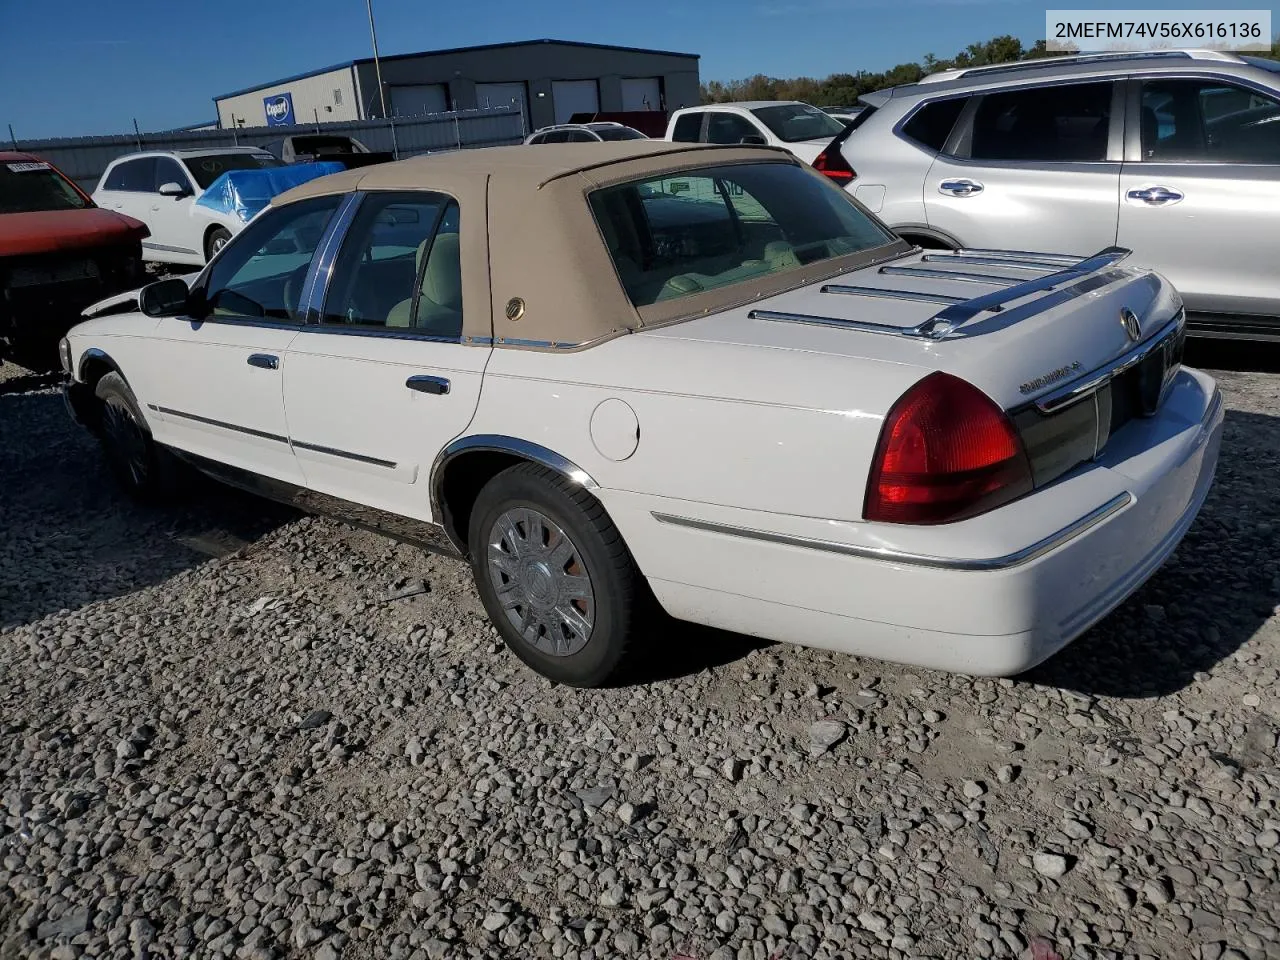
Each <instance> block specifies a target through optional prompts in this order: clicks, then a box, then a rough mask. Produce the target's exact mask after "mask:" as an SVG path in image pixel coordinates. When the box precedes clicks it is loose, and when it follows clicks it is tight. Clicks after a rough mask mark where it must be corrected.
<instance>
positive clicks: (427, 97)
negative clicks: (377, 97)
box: [390, 83, 449, 117]
mask: <svg viewBox="0 0 1280 960" xmlns="http://www.w3.org/2000/svg"><path fill="white" fill-rule="evenodd" d="M390 89H391V115H392V116H395V117H416V116H418V115H419V114H423V113H444V112H445V111H447V110H448V109H449V95H448V94H447V93H446V92H445V86H444V84H443V83H416V84H406V85H404V86H393V87H391V88H390Z"/></svg>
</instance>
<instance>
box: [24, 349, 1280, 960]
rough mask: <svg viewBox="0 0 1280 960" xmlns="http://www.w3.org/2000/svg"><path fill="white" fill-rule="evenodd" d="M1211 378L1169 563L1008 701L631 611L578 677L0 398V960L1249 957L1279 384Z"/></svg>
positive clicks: (1269, 885) (1274, 822)
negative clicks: (617, 637)
mask: <svg viewBox="0 0 1280 960" xmlns="http://www.w3.org/2000/svg"><path fill="white" fill-rule="evenodd" d="M9 372H10V371H9V370H8V368H0V379H3V378H4V377H5V375H6V374H7V373H9ZM1222 383H1223V387H1224V390H1225V392H1226V395H1227V399H1228V407H1229V413H1228V421H1227V424H1228V425H1227V436H1226V445H1225V447H1224V450H1223V464H1222V467H1221V470H1220V473H1219V482H1218V485H1217V487H1216V489H1215V492H1214V493H1213V495H1212V497H1211V499H1210V501H1209V503H1208V504H1207V506H1206V508H1205V511H1204V514H1203V515H1202V518H1201V519H1200V521H1199V522H1198V523H1197V524H1196V525H1195V526H1194V528H1193V529H1192V531H1191V533H1190V535H1189V537H1188V539H1187V541H1186V543H1185V545H1184V546H1183V547H1182V548H1181V549H1180V550H1179V551H1178V553H1177V555H1176V556H1175V558H1174V559H1173V561H1172V562H1171V563H1170V564H1169V565H1168V566H1166V567H1165V568H1164V569H1163V570H1162V571H1161V572H1160V573H1159V574H1158V575H1157V577H1156V578H1155V579H1154V580H1153V581H1152V582H1151V583H1150V584H1149V585H1147V586H1146V587H1145V588H1144V589H1143V590H1142V591H1141V592H1140V593H1139V594H1138V595H1136V596H1135V597H1134V598H1132V599H1131V600H1130V601H1129V602H1128V603H1126V604H1125V605H1124V606H1123V607H1122V608H1121V609H1120V610H1119V611H1117V612H1116V614H1114V615H1113V616H1112V617H1110V618H1108V620H1107V621H1105V622H1104V623H1103V624H1102V625H1100V626H1099V627H1097V628H1096V629H1094V630H1093V631H1091V632H1090V634H1088V635H1087V636H1086V637H1084V638H1082V639H1081V640H1079V641H1077V642H1076V644H1075V645H1074V646H1073V647H1071V648H1070V649H1069V650H1068V651H1066V652H1065V653H1064V654H1063V655H1061V656H1059V657H1057V658H1055V659H1054V660H1052V661H1050V663H1048V664H1046V665H1044V666H1043V667H1041V668H1039V669H1038V670H1037V671H1035V672H1034V673H1033V674H1031V675H1030V676H1028V677H1025V678H1021V679H1019V680H1017V681H1012V680H1001V681H995V680H972V679H967V678H963V677H955V676H949V675H946V674H941V673H932V672H928V671H920V670H912V669H908V668H903V667H898V666H893V665H888V664H882V663H876V662H873V661H869V660H859V659H855V658H851V657H845V656H839V655H834V654H828V653H824V652H821V651H814V650H801V649H798V648H790V647H784V646H767V647H759V646H757V645H754V644H753V643H751V642H749V641H747V640H744V639H742V638H738V637H731V636H728V635H725V634H720V633H717V632H714V631H709V630H702V629H695V628H691V627H683V626H679V625H665V626H663V627H662V628H661V630H660V631H659V632H658V633H657V634H656V635H655V636H653V637H652V638H650V645H651V649H652V653H651V655H650V657H649V660H648V662H647V663H646V664H645V665H644V670H645V676H646V678H647V679H646V682H645V683H644V684H640V685H635V686H629V687H623V688H619V689H613V690H605V691H597V692H578V691H574V690H570V689H566V688H563V687H555V686H552V685H550V684H548V683H547V682H545V681H543V680H541V679H539V678H537V677H535V676H533V675H531V674H530V673H529V672H528V671H527V670H525V669H524V668H523V667H522V666H521V665H520V664H519V663H518V662H517V661H516V660H515V658H514V657H512V656H511V655H509V654H508V653H506V652H505V651H504V649H503V648H502V647H501V645H500V643H499V642H498V640H497V637H496V636H495V634H494V632H493V631H492V630H491V629H490V628H489V626H488V625H487V624H486V623H485V621H484V619H483V614H482V610H481V607H480V603H479V600H478V598H477V597H476V595H475V593H474V591H473V590H472V588H471V586H470V582H469V576H468V572H467V570H466V569H465V568H464V567H462V566H461V565H459V564H456V563H453V562H450V561H447V560H442V559H436V558H431V557H427V556H424V555H422V554H419V553H417V552H415V551H413V550H411V549H408V548H405V547H402V546H399V545H396V544H393V543H390V542H389V541H386V540H383V539H380V538H379V537H377V536H374V535H372V534H368V533H364V532H360V531H356V530H353V529H351V528H348V527H345V526H342V525H340V524H337V523H332V522H329V521H321V520H316V519H310V518H299V517H297V516H296V515H294V514H292V513H289V512H287V511H279V510H276V509H274V508H271V507H268V506H265V505H263V504H260V503H258V502H256V501H253V500H251V499H248V498H244V497H240V496H239V495H236V494H233V493H230V492H224V491H221V490H219V489H217V488H213V487H206V486H204V485H194V486H193V488H192V490H191V495H190V497H188V498H187V500H186V502H184V503H183V504H181V505H179V506H176V507H172V508H168V509H144V508H141V507H137V506H133V505H130V504H127V503H125V502H124V501H122V500H121V499H120V497H119V496H118V495H117V494H116V492H115V491H114V489H113V488H112V486H111V484H110V482H109V480H108V478H107V476H106V474H105V471H104V470H103V468H102V466H101V464H100V460H99V458H98V456H97V453H96V450H95V448H94V446H93V444H92V443H91V441H90V440H89V439H88V438H87V437H85V436H83V435H81V433H80V432H78V431H77V430H75V429H73V428H72V427H71V425H70V424H69V423H68V422H67V420H66V418H65V415H64V412H63V410H62V407H61V401H60V399H59V398H58V397H57V395H56V394H54V393H53V392H51V391H49V390H48V389H41V384H40V382H38V381H23V380H18V381H14V380H10V381H9V383H7V384H4V383H0V490H3V507H2V509H0V517H2V518H3V521H2V522H3V525H4V531H5V532H4V536H3V539H2V541H0V629H2V630H3V632H0V784H2V785H0V791H2V795H0V957H2V958H5V960H7V958H10V957H24V958H33V960H63V958H76V957H110V958H120V960H141V958H179V957H192V958H196V957H199V958H205V957H211V958H217V957H235V958H238V960H266V958H285V957H296V958H317V960H336V958H339V957H341V958H344V960H345V958H374V957H377V958H393V960H401V958H414V960H417V958H445V957H447V958H450V960H453V958H461V957H505V956H510V957H546V956H551V957H557V958H589V957H600V958H603V957H610V958H612V957H631V956H635V957H655V958H663V960H670V958H671V957H673V956H675V955H677V954H683V955H686V956H690V957H694V958H697V960H711V958H714V960H747V958H750V960H766V958H769V957H776V956H782V955H785V956H788V957H795V958H800V957H805V958H808V957H824V958H834V957H846V958H853V957H858V958H864V957H872V958H877V960H891V958H892V960H897V958H903V960H905V958H926V957H938V958H941V957H963V958H974V957H1015V956H1024V955H1025V956H1031V955H1033V953H1034V955H1036V956H1038V957H1041V958H1047V957H1052V956H1053V955H1054V952H1056V954H1057V955H1058V956H1060V957H1062V958H1068V957H1078V958H1081V960H1084V958H1088V960H1096V958H1117V957H1134V958H1139V957H1141V958H1146V957H1151V958H1155V957H1179V958H1182V957H1189V958H1196V960H1238V958H1248V960H1263V958H1280V932H1278V928H1280V808H1278V807H1277V798H1278V797H1280V770H1278V769H1277V759H1276V758H1277V731H1278V730H1280V700H1278V698H1277V690H1278V689H1280V685H1278V683H1277V681H1280V617H1277V614H1276V605H1277V603H1280V558H1278V557H1277V550H1276V543H1277V539H1278V538H1277V531H1278V530H1280V483H1277V479H1278V478H1280V469H1278V468H1280V454H1278V453H1277V450H1278V444H1277V440H1278V439H1280V419H1278V418H1280V377H1278V376H1276V375H1274V374H1224V375H1222ZM424 587H425V590H424V589H422V588H424ZM788 946H790V947H791V948H792V950H791V952H789V953H787V952H785V950H786V948H787V947H788ZM1047 951H1052V952H1047Z"/></svg>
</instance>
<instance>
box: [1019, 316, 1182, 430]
mask: <svg viewBox="0 0 1280 960" xmlns="http://www.w3.org/2000/svg"><path fill="white" fill-rule="evenodd" d="M1186 320H1187V314H1186V309H1185V308H1182V309H1179V310H1178V312H1177V313H1176V314H1174V317H1173V319H1172V320H1170V321H1169V322H1168V323H1166V324H1165V325H1164V326H1163V327H1161V328H1160V331H1159V332H1158V333H1157V334H1156V335H1155V336H1153V337H1152V338H1151V339H1149V340H1146V341H1145V342H1143V343H1140V344H1138V345H1137V346H1136V347H1134V348H1133V349H1132V350H1130V351H1128V352H1127V353H1123V354H1121V355H1120V356H1118V357H1116V359H1114V360H1112V361H1111V362H1110V363H1108V364H1106V365H1105V366H1103V367H1099V368H1098V369H1096V370H1091V371H1089V372H1088V373H1086V374H1085V375H1084V376H1083V377H1080V378H1078V379H1076V380H1074V381H1072V382H1071V383H1068V384H1065V385H1064V386H1061V387H1059V388H1058V389H1056V390H1052V391H1050V392H1049V393H1046V394H1044V395H1043V396H1040V397H1037V398H1036V399H1035V401H1034V403H1035V405H1036V407H1037V409H1039V411H1040V412H1041V413H1055V412H1057V411H1059V410H1062V409H1064V408H1066V407H1069V406H1071V405H1072V404H1073V403H1075V402H1076V401H1078V400H1083V399H1084V398H1085V397H1087V396H1090V395H1091V394H1093V393H1094V392H1096V391H1097V390H1098V389H1099V388H1100V387H1102V386H1105V385H1106V384H1107V383H1109V382H1111V380H1113V379H1114V378H1115V377H1118V376H1119V375H1120V374H1122V373H1124V372H1125V371H1126V370H1128V369H1130V368H1131V367H1134V366H1136V365H1137V364H1139V363H1141V362H1142V361H1143V360H1145V359H1146V358H1147V357H1148V356H1150V355H1151V354H1152V353H1154V352H1155V351H1156V350H1159V349H1161V348H1162V347H1163V346H1164V345H1165V344H1166V343H1168V341H1169V340H1170V339H1171V338H1173V337H1176V336H1177V335H1178V334H1179V333H1180V332H1181V331H1182V328H1183V327H1184V326H1185V325H1186Z"/></svg>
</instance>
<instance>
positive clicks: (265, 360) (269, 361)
mask: <svg viewBox="0 0 1280 960" xmlns="http://www.w3.org/2000/svg"><path fill="white" fill-rule="evenodd" d="M249 366H251V367H261V368H262V369H263V370H277V369H279V367H280V358H279V357H273V356H272V355H271V354H269V353H251V354H249Z"/></svg>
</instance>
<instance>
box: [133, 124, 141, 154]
mask: <svg viewBox="0 0 1280 960" xmlns="http://www.w3.org/2000/svg"><path fill="white" fill-rule="evenodd" d="M133 135H134V136H135V137H137V138H138V149H139V150H141V149H142V134H141V133H139V132H138V118H137V117H134V118H133Z"/></svg>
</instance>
